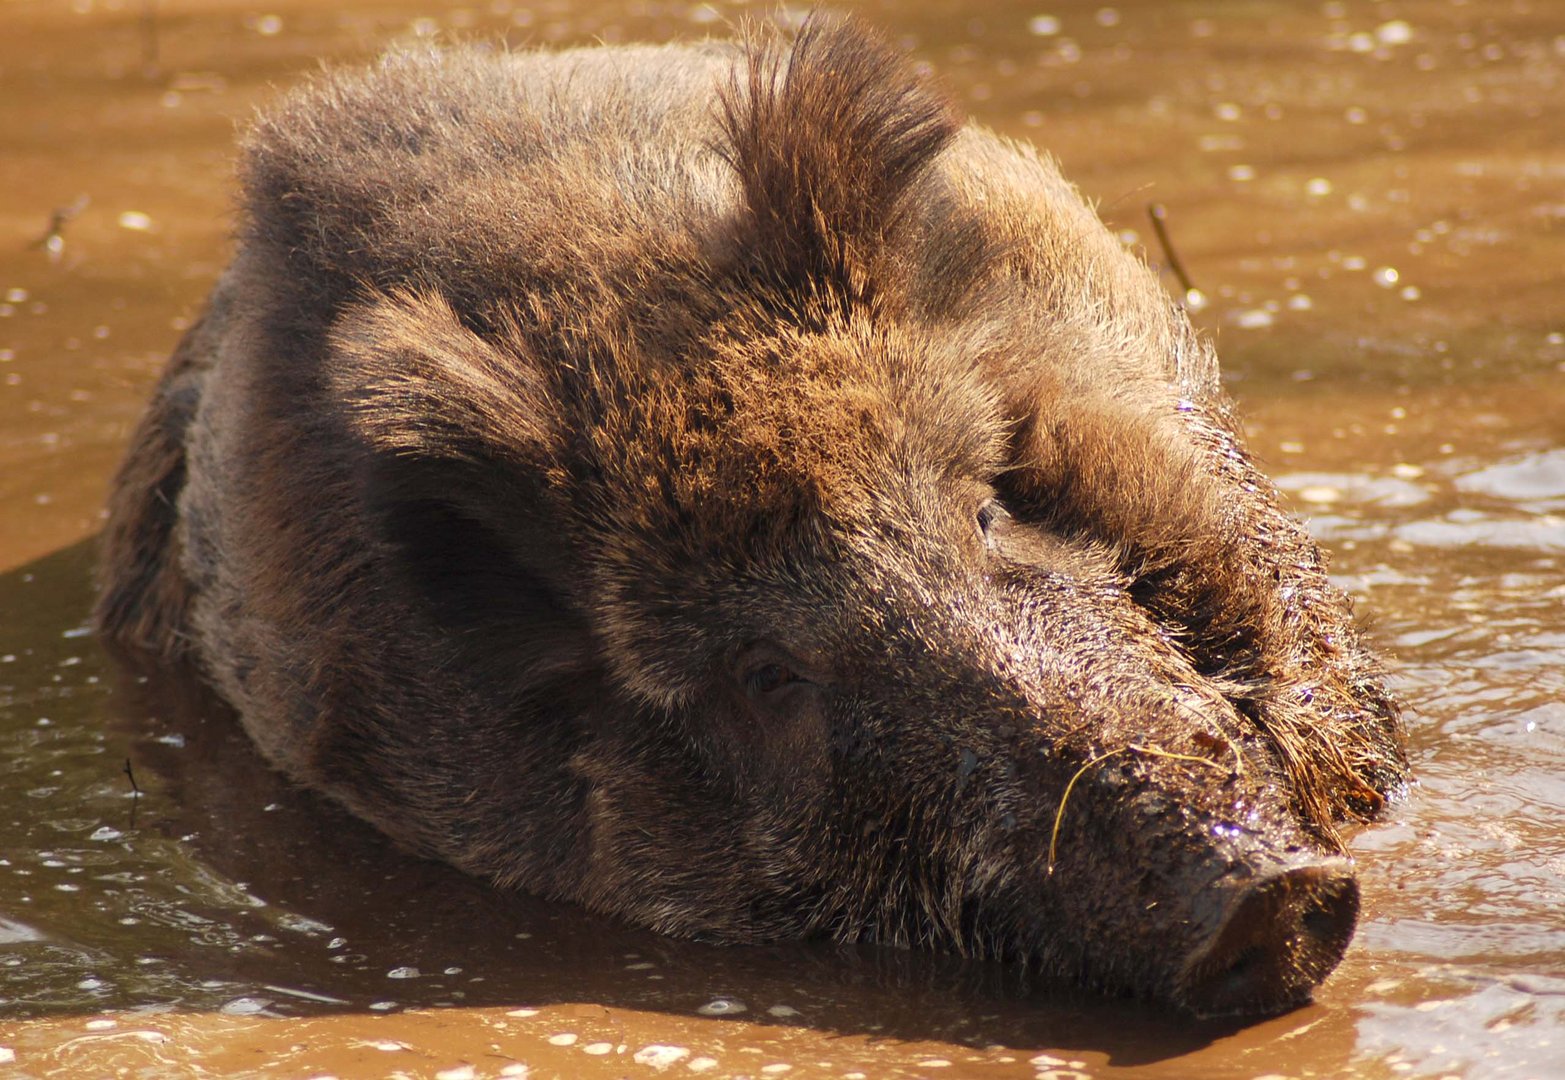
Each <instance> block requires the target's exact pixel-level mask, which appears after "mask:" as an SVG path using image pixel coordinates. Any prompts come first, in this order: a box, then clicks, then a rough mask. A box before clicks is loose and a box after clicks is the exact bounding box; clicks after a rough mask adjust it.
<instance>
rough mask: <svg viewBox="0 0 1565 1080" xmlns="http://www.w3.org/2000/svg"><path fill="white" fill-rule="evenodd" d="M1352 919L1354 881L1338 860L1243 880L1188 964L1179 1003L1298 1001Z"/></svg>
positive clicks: (1340, 945)
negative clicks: (1206, 939) (1181, 1000)
mask: <svg viewBox="0 0 1565 1080" xmlns="http://www.w3.org/2000/svg"><path fill="white" fill-rule="evenodd" d="M1357 919H1358V884H1357V883H1356V882H1355V881H1354V880H1353V875H1352V872H1351V871H1350V870H1349V869H1348V864H1347V863H1346V862H1344V861H1343V860H1340V859H1333V860H1329V861H1325V862H1322V863H1315V864H1310V865H1306V866H1296V867H1292V868H1289V869H1287V870H1283V871H1280V872H1278V873H1275V874H1271V875H1268V876H1267V877H1264V878H1262V879H1260V880H1258V881H1254V882H1251V883H1249V884H1248V885H1247V886H1246V888H1245V889H1244V891H1243V892H1242V893H1240V894H1239V895H1238V896H1237V897H1236V898H1235V899H1234V900H1233V901H1232V902H1231V903H1230V905H1229V908H1228V911H1227V912H1226V913H1225V915H1224V917H1223V919H1222V921H1221V923H1220V924H1219V926H1218V928H1217V930H1216V932H1215V933H1213V935H1212V936H1211V937H1210V938H1209V939H1208V943H1207V944H1206V946H1205V947H1204V948H1203V949H1202V950H1200V951H1199V952H1198V953H1197V954H1196V955H1195V956H1194V957H1193V958H1192V959H1191V961H1190V962H1189V963H1188V964H1187V965H1186V967H1185V974H1184V978H1183V979H1182V981H1181V990H1182V998H1183V1000H1184V1002H1185V1004H1186V1005H1187V1006H1188V1007H1189V1008H1190V1009H1191V1010H1192V1011H1194V1012H1196V1013H1199V1014H1201V1015H1208V1016H1210V1015H1223V1014H1230V1013H1258V1012H1275V1011H1280V1010H1282V1009H1285V1008H1289V1007H1291V1006H1293V1005H1297V1004H1300V1003H1302V1002H1304V1001H1306V1000H1308V998H1309V994H1310V991H1311V990H1312V989H1314V987H1315V986H1316V984H1318V983H1319V982H1320V981H1321V980H1322V979H1324V978H1325V977H1326V976H1327V975H1328V974H1329V973H1330V972H1331V970H1332V968H1334V967H1336V966H1337V962H1338V961H1340V960H1341V959H1342V954H1343V952H1344V951H1345V950H1346V949H1347V946H1348V941H1349V940H1350V939H1351V938H1352V936H1353V927H1354V923H1355V922H1356V921H1357Z"/></svg>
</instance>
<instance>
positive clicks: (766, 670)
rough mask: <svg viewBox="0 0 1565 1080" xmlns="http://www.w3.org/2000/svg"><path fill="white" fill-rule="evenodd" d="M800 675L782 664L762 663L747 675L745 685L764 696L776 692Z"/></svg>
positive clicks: (797, 679) (755, 693) (797, 678)
mask: <svg viewBox="0 0 1565 1080" xmlns="http://www.w3.org/2000/svg"><path fill="white" fill-rule="evenodd" d="M798 681H799V677H798V676H797V675H795V674H794V673H793V672H792V671H790V670H789V669H788V668H787V667H785V666H783V665H782V664H762V665H761V666H760V667H757V668H753V669H752V670H751V671H750V673H749V674H748V675H746V676H745V686H746V687H748V688H749V691H750V693H751V694H754V695H758V696H764V695H766V694H771V693H775V692H776V691H778V690H781V689H782V688H783V687H785V686H787V685H788V684H789V683H795V682H798Z"/></svg>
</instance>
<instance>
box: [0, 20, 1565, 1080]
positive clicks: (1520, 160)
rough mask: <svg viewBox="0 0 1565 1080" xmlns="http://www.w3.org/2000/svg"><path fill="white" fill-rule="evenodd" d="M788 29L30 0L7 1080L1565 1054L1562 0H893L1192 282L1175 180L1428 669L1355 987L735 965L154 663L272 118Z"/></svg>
mask: <svg viewBox="0 0 1565 1080" xmlns="http://www.w3.org/2000/svg"><path fill="white" fill-rule="evenodd" d="M149 11H150V12H151V13H152V17H150V18H149V17H148V15H147V13H148V12H149ZM739 12H740V7H739V6H738V5H729V4H723V5H720V6H717V7H713V6H709V5H706V4H694V5H691V4H685V3H661V2H658V0H634V2H629V3H625V4H621V5H612V4H604V3H585V2H583V3H576V2H570V0H550V2H547V3H541V4H522V3H513V2H512V0H494V2H492V3H477V4H474V5H473V6H468V7H450V6H435V5H428V4H426V5H423V6H418V5H414V4H410V3H406V2H404V0H381V2H373V0H349V2H347V3H338V4H334V5H326V4H319V3H303V2H300V0H275V2H272V0H268V2H266V3H264V4H263V3H248V2H243V0H204V2H198V0H148V2H147V3H145V4H143V3H141V2H139V0H108V2H105V0H70V2H67V0H58V2H48V3H45V2H41V0H8V2H7V3H6V4H5V6H4V9H3V14H4V16H5V31H4V33H3V34H0V1075H13V1074H14V1075H25V1076H42V1075H59V1076H72V1077H74V1076H87V1075H116V1074H117V1075H165V1074H169V1073H173V1074H178V1075H214V1076H228V1075H277V1076H312V1075H321V1074H328V1073H330V1074H336V1075H339V1076H388V1075H400V1076H439V1077H445V1078H447V1080H460V1078H462V1077H466V1076H496V1075H509V1076H516V1075H525V1074H527V1073H526V1070H528V1069H530V1070H531V1072H530V1075H532V1076H534V1077H544V1076H556V1075H558V1076H599V1075H601V1076H655V1075H666V1076H680V1075H687V1074H689V1075H699V1074H703V1073H704V1074H706V1075H713V1076H736V1075H752V1076H763V1077H764V1076H777V1075H786V1076H789V1077H797V1076H817V1075H819V1076H851V1075H855V1074H857V1075H861V1076H871V1077H883V1076H931V1077H940V1076H995V1077H1006V1076H1017V1077H1031V1076H1035V1075H1036V1076H1060V1077H1065V1076H1102V1077H1158V1078H1165V1080H1169V1078H1175V1077H1191V1076H1203V1077H1262V1076H1286V1077H1294V1076H1340V1075H1348V1074H1353V1075H1360V1076H1366V1077H1396V1076H1415V1077H1441V1076H1453V1077H1471V1078H1488V1077H1518V1078H1520V1077H1539V1078H1546V1077H1562V1076H1565V665H1562V659H1565V570H1562V565H1565V419H1562V416H1565V288H1562V286H1565V139H1562V137H1561V136H1562V134H1565V121H1562V120H1561V117H1562V116H1565V9H1562V8H1561V7H1560V6H1559V5H1557V4H1552V3H1548V2H1545V0H1516V2H1513V0H1487V2H1479V0H1471V2H1456V0H1400V2H1399V0H1381V2H1370V0H1326V2H1307V3H1286V2H1282V0H1264V2H1263V0H1229V2H1218V0H1205V2H1200V0H1175V2H1150V0H1135V2H1120V3H1115V4H1114V6H1106V4H1105V3H1104V2H1102V0H1096V2H1092V3H1075V2H1063V0H1049V2H1045V3H1036V4H1028V5H1017V4H1009V3H981V2H976V0H974V2H965V3H950V2H938V3H920V4H918V5H893V4H891V3H889V2H887V3H884V4H882V5H881V6H880V7H877V8H873V9H872V14H873V16H874V17H875V18H876V19H877V21H879V22H881V23H882V24H884V25H885V26H887V27H889V28H890V30H891V31H892V32H893V34H895V35H896V36H898V37H900V38H902V39H903V40H904V41H905V42H906V44H907V45H908V46H909V47H911V48H913V49H915V50H916V51H917V52H918V53H919V54H920V55H921V56H922V57H924V58H926V59H927V60H928V61H929V62H930V63H931V64H933V65H935V66H936V67H937V68H938V69H939V70H941V71H942V72H944V73H945V75H946V77H947V79H948V81H949V84H950V85H951V87H952V88H953V89H954V90H955V91H956V92H957V93H958V94H959V95H960V96H961V97H962V98H963V99H964V100H965V101H966V102H967V104H968V105H969V107H970V108H971V110H972V112H973V113H974V114H975V115H976V116H977V117H978V118H980V119H981V120H982V121H983V122H985V123H988V124H990V125H992V126H994V127H996V128H999V129H1001V130H1003V131H1006V132H1009V133H1013V134H1015V135H1018V136H1022V137H1025V138H1029V139H1031V140H1033V141H1035V142H1037V143H1039V144H1040V145H1042V146H1045V147H1047V148H1049V149H1051V150H1052V151H1053V152H1054V153H1055V154H1057V155H1058V156H1059V157H1060V158H1061V159H1062V161H1063V162H1064V164H1065V167H1066V170H1067V172H1068V173H1069V174H1070V175H1072V176H1073V177H1074V178H1076V179H1077V180H1078V181H1079V182H1080V183H1081V185H1082V186H1083V188H1084V190H1086V191H1087V192H1088V193H1089V194H1090V195H1091V196H1093V197H1094V198H1095V199H1097V200H1099V201H1100V204H1101V208H1102V212H1103V213H1104V215H1105V217H1106V218H1107V219H1108V220H1109V221H1110V223H1111V225H1112V226H1113V227H1114V228H1115V229H1116V230H1118V231H1120V232H1121V233H1122V234H1123V236H1124V238H1125V241H1126V243H1127V244H1131V245H1135V246H1147V247H1149V248H1150V251H1151V257H1152V258H1153V259H1154V260H1161V259H1162V255H1161V254H1160V253H1159V252H1158V250H1157V248H1156V245H1155V244H1154V243H1153V242H1152V240H1151V237H1152V233H1151V230H1150V228H1149V226H1148V221H1147V218H1146V214H1145V206H1146V204H1147V203H1148V202H1149V201H1152V200H1156V201H1158V202H1161V203H1163V204H1164V205H1165V206H1166V207H1167V208H1168V213H1169V221H1170V226H1171V229H1172V232H1173V236H1174V238H1175V241H1176V243H1177V246H1178V251H1179V254H1180V255H1181V257H1182V259H1183V262H1184V263H1185V265H1186V266H1187V268H1188V269H1189V271H1190V273H1191V275H1192V276H1193V277H1194V279H1195V284H1196V286H1198V287H1199V288H1200V289H1201V290H1202V292H1203V294H1204V298H1205V305H1204V306H1203V307H1202V308H1201V309H1200V310H1199V312H1198V314H1197V318H1198V320H1199V321H1200V322H1201V323H1202V325H1203V326H1204V327H1205V328H1206V329H1207V330H1208V331H1209V332H1212V333H1215V334H1217V335H1218V337H1219V340H1220V347H1221V351H1222V353H1223V356H1224V360H1225V364H1226V369H1227V373H1228V379H1229V381H1230V384H1231V387H1232V389H1233V391H1234V393H1235V395H1236V396H1237V397H1238V398H1239V400H1240V402H1241V405H1242V407H1243V409H1244V411H1245V414H1246V416H1247V418H1248V423H1249V429H1250V434H1251V439H1252V443H1253V445H1254V447H1255V449H1256V450H1257V451H1258V453H1259V454H1260V455H1261V456H1262V457H1263V458H1265V459H1266V460H1267V461H1268V462H1269V464H1270V467H1271V468H1272V470H1273V472H1274V474H1275V475H1276V476H1277V478H1278V480H1279V483H1280V484H1281V485H1282V487H1283V488H1284V490H1285V491H1287V492H1288V493H1289V495H1290V496H1291V497H1292V498H1293V499H1294V500H1295V502H1296V506H1297V508H1298V510H1299V511H1300V512H1301V513H1302V514H1304V515H1306V516H1307V517H1309V519H1310V520H1311V522H1312V526H1313V528H1314V529H1315V531H1316V532H1317V533H1318V534H1319V535H1320V536H1321V537H1322V538H1323V539H1324V541H1325V542H1326V543H1327V544H1328V546H1329V547H1331V548H1332V549H1333V551H1334V553H1335V563H1334V565H1335V570H1336V573H1337V574H1338V576H1339V578H1340V580H1341V582H1342V583H1343V584H1344V585H1346V586H1347V587H1348V588H1350V589H1351V590H1352V591H1353V592H1354V593H1355V594H1356V595H1357V596H1358V597H1360V601H1359V606H1360V610H1361V612H1362V613H1363V614H1364V615H1365V616H1366V617H1367V618H1369V619H1370V620H1372V622H1373V624H1374V625H1375V627H1376V628H1377V629H1376V633H1377V635H1378V637H1379V639H1380V641H1381V642H1382V643H1383V644H1384V645H1385V647H1386V648H1387V649H1388V650H1389V651H1390V652H1391V653H1392V654H1393V655H1394V657H1395V660H1396V672H1397V674H1396V685H1397V689H1398V691H1399V692H1400V694H1401V695H1402V697H1403V699H1404V700H1405V702H1406V704H1407V707H1408V714H1409V720H1410V725H1411V733H1412V734H1411V738H1412V745H1411V749H1412V755H1413V760H1414V763H1415V766H1416V768H1417V771H1418V776H1419V782H1418V784H1417V785H1416V786H1414V787H1413V788H1412V790H1411V791H1410V792H1409V793H1408V795H1407V797H1406V798H1405V799H1404V800H1402V801H1401V802H1399V803H1398V804H1397V805H1396V806H1395V807H1394V809H1393V811H1392V813H1391V815H1390V818H1389V820H1388V821H1387V823H1385V824H1383V825H1381V826H1378V827H1376V828H1373V829H1369V830H1366V831H1363V832H1361V833H1360V834H1359V835H1357V837H1356V838H1355V840H1354V845H1353V846H1354V851H1355V853H1356V855H1357V857H1358V860H1359V869H1360V873H1361V877H1362V880H1363V884H1364V887H1365V896H1366V911H1365V915H1364V919H1363V921H1362V924H1361V927H1360V931H1359V935H1358V938H1357V939H1356V941H1355V944H1354V946H1353V948H1352V949H1351V950H1350V952H1349V955H1348V958H1347V960H1346V961H1345V962H1344V963H1343V965H1342V967H1341V969H1340V970H1339V971H1338V972H1337V973H1336V974H1335V975H1334V976H1333V977H1332V978H1331V979H1330V980H1329V981H1328V982H1327V983H1326V984H1325V986H1324V987H1323V988H1322V989H1321V991H1320V992H1319V994H1318V995H1317V1000H1316V1003H1315V1004H1314V1005H1312V1006H1309V1007H1307V1008H1304V1009H1300V1010H1298V1011H1295V1012H1293V1013H1290V1014H1288V1015H1286V1016H1282V1017H1278V1018H1276V1019H1273V1020H1269V1021H1265V1022H1262V1023H1259V1024H1254V1025H1250V1026H1234V1025H1226V1026H1225V1025H1201V1024H1193V1023H1190V1022H1186V1021H1179V1020H1171V1019H1168V1018H1166V1017H1163V1016H1160V1015H1158V1014H1156V1013H1154V1012H1151V1011H1150V1010H1146V1009H1143V1008H1141V1007H1138V1006H1134V1005H1127V1004H1124V1003H1114V1002H1101V1001H1096V1000H1093V999H1091V998H1088V997H1084V996H1082V995H1079V994H1076V993H1073V992H1072V991H1070V990H1069V989H1064V988H1059V987H1051V986H1046V985H1035V984H1028V983H1027V982H1026V981H1025V980H1024V979H1023V978H1022V977H1021V976H1020V975H1019V974H1018V973H1017V972H1014V971H1008V970H1004V969H1000V968H996V967H991V966H986V965H980V964H968V963H962V962H958V961H954V960H950V959H942V958H938V957H930V956H923V955H911V954H906V953H899V952H895V951H887V950H875V949H840V948H834V947H830V946H825V945H788V946H779V947H776V948H768V949H718V948H710V947H703V946H698V945H692V944H688V943H682V942H676V941H671V940H668V939H665V938H660V937H657V936H655V935H652V934H646V933H641V932H638V931H634V930H629V929H626V928H624V927H621V926H618V925H616V924H613V923H611V922H608V921H606V920H602V919H597V918H593V917H591V916H588V915H585V914H583V913H581V912H579V911H575V910H573V909H569V908H562V907H558V906H551V905H547V904H542V903H538V902H534V901H530V900H527V899H525V898H515V897H507V896H502V895H499V894H497V893H495V892H494V891H492V890H489V889H486V888H484V887H482V886H481V885H479V884H477V883H475V882H472V881H469V880H467V879H464V878H462V877H461V876H460V875H457V874H455V873H454V872H452V871H448V870H446V869H444V868H442V867H439V866H436V865H432V864H428V863H423V862H419V861H416V860H412V859H409V858H406V857H404V856H401V855H399V854H397V853H396V852H395V851H393V850H391V849H390V848H389V846H388V845H387V844H386V843H384V842H383V841H381V840H380V839H379V838H377V837H376V836H375V835H374V834H372V833H371V832H369V831H368V830H367V829H366V828H364V827H362V826H359V825H358V824H356V823H355V822H353V821H351V820H348V819H347V818H346V817H344V816H343V815H342V814H341V813H339V812H337V811H335V810H333V809H332V808H330V807H328V806H325V805H323V804H321V803H320V802H319V801H317V800H315V799H314V798H312V797H310V796H309V795H307V794H303V793H300V792H297V791H293V790H289V789H288V788H287V787H286V786H285V785H283V784H282V783H280V782H279V781H278V780H277V778H276V777H274V776H273V775H272V774H271V773H269V772H268V771H267V770H266V769H265V768H264V767H263V766H262V765H260V763H259V762H258V761H257V760H256V759H255V757H254V755H253V753H252V752H251V751H250V750H249V748H248V746H247V745H246V744H245V743H244V741H243V740H242V739H241V738H239V737H237V736H236V734H235V731H234V729H233V726H232V723H231V720H230V718H228V717H227V716H226V715H225V714H224V713H223V711H222V710H221V709H220V708H219V707H217V706H215V705H214V704H212V703H211V702H210V701H206V700H204V699H202V698H201V697H200V695H199V694H198V693H197V692H195V691H193V690H192V688H191V686H190V684H189V682H188V681H187V680H182V679H179V678H173V677H169V676H167V675H162V676H159V677H156V678H147V677H140V676H136V675H134V674H127V673H125V672H123V671H121V670H120V669H119V668H117V667H116V666H114V665H113V664H111V663H109V662H108V661H107V660H106V659H105V658H104V656H103V655H102V654H101V652H100V651H99V649H98V647H97V645H96V644H95V642H94V641H93V640H92V639H91V638H90V637H89V636H88V635H87V634H86V633H85V631H84V629H83V622H84V619H85V613H86V610H87V607H88V604H89V598H90V580H89V579H90V572H91V562H92V555H91V544H90V542H89V540H88V538H89V537H90V536H91V535H92V534H93V533H94V532H95V531H96V530H97V528H98V523H99V517H98V507H99V505H100V504H101V501H102V497H103V490H104V486H105V483H106V480H107V477H108V475H109V472H110V470H111V469H112V467H113V464H114V462H115V460H116V458H117V456H118V455H119V453H120V452H121V449H122V446H123V443H124V440H125V438H126V435H127V433H128V430H129V426H130V425H131V423H132V422H133V420H134V418H135V416H136V415H137V413H138V411H139V409H140V408H141V404H142V402H143V400H144V398H145V395H146V393H147V390H148V388H149V385H150V382H151V380H152V379H153V377H154V376H155V374H156V372H157V370H158V368H159V367H160V365H161V364H162V361H163V358H164V357H165V356H166V355H167V352H168V350H169V348H170V347H171V346H172V344H173V342H174V341H175V339H176V338H177V336H178V333H179V331H180V330H181V329H182V328H183V327H184V326H185V325H186V324H187V323H188V320H189V319H190V318H191V317H192V315H193V314H194V313H195V311H196V310H197V308H198V305H199V303H200V300H201V297H202V296H203V294H204V293H205V292H206V290H207V288H208V287H209V286H210V284H211V282H212V279H213V277H214V276H215V275H216V273H217V272H218V270H219V268H220V267H221V265H222V264H223V262H224V260H225V258H226V255H227V250H228V248H227V235H228V230H229V228H230V223H229V216H228V208H229V206H230V203H231V199H232V184H231V145H232V135H233V129H234V126H235V123H236V121H239V120H242V118H243V117H245V116H246V115H247V114H248V113H249V111H250V110H251V108H252V107H253V106H254V105H255V104H256V103H258V102H261V101H264V100H266V99H267V98H268V97H269V96H270V95H271V94H272V93H273V92H274V88H275V87H278V86H282V85H286V84H287V83H289V82H291V81H292V80H293V79H294V78H295V77H296V76H297V75H298V73H300V72H303V71H307V70H309V69H311V68H312V67H314V65H315V63H316V61H317V59H318V58H335V59H342V58H362V57H367V56H370V55H373V53H375V52H376V51H378V50H380V49H382V48H384V47H386V46H387V45H389V44H391V43H394V42H396V41H400V40H408V39H411V38H420V37H427V36H431V35H447V34H451V35H458V36H479V37H488V38H493V37H496V36H500V37H503V38H505V39H506V40H508V41H510V42H512V43H515V44H525V43H580V42H586V41H590V40H593V39H603V40H608V41H616V40H630V39H657V40H661V39H668V38H673V37H690V36H698V35H702V34H705V33H708V32H721V23H722V21H723V20H726V19H730V18H733V17H735V16H736V15H737V14H739ZM56 211H59V217H60V218H62V219H63V220H62V221H60V222H59V223H58V227H57V228H51V224H52V218H53V217H54V216H55V214H56ZM1170 286H1171V287H1173V282H1172V280H1170ZM127 762H128V763H129V767H130V769H131V774H133V776H134V781H135V783H136V785H137V786H139V789H140V795H139V797H138V796H136V795H134V793H133V792H132V790H131V774H127V772H126V768H127Z"/></svg>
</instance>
